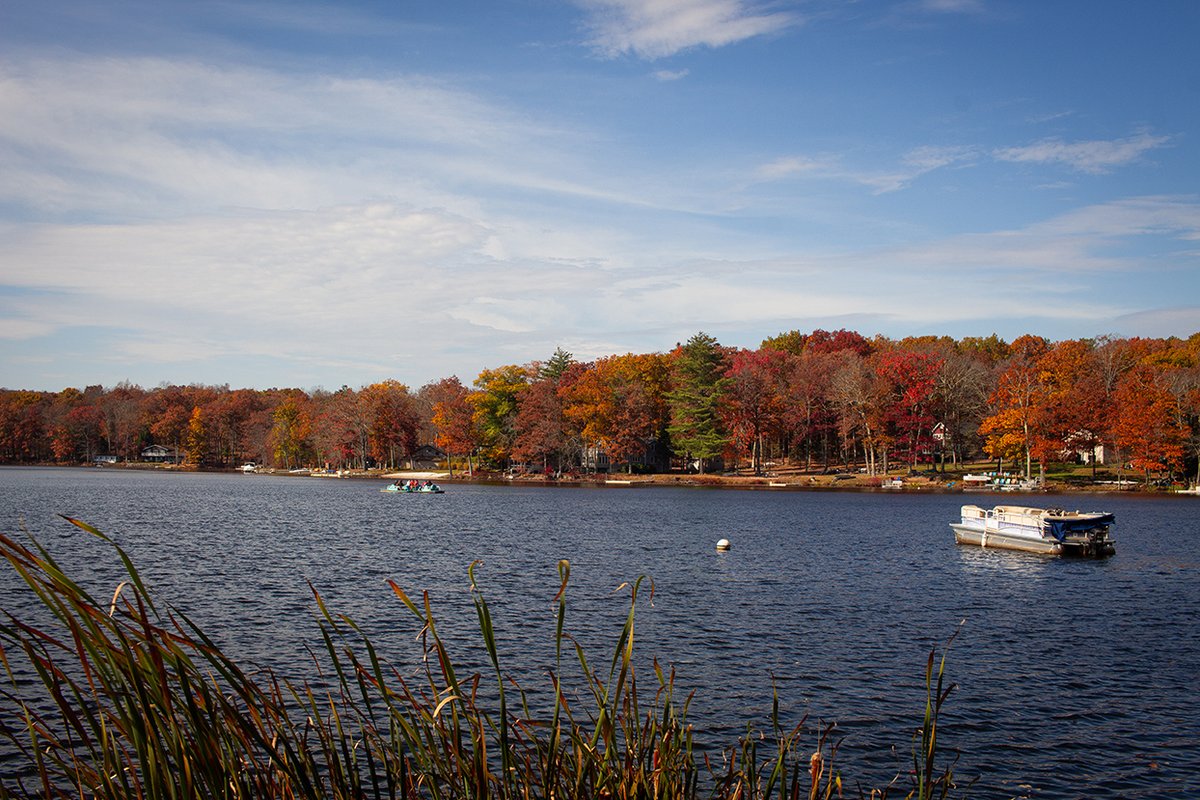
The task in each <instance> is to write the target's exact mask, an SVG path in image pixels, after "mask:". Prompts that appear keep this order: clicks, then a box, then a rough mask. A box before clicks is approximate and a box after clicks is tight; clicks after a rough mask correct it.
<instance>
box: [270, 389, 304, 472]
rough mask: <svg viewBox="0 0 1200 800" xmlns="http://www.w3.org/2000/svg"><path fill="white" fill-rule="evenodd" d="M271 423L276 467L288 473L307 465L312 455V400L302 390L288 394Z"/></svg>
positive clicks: (273, 415) (271, 438)
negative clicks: (307, 459)
mask: <svg viewBox="0 0 1200 800" xmlns="http://www.w3.org/2000/svg"><path fill="white" fill-rule="evenodd" d="M271 420H272V425H271V436H270V443H271V450H272V453H273V455H274V457H275V463H276V464H280V465H282V466H283V468H284V469H292V468H294V467H299V466H301V465H303V464H304V459H305V457H306V456H307V455H308V454H309V453H310V452H311V442H310V437H311V436H312V417H311V416H310V413H309V409H308V397H307V396H306V395H305V394H304V393H303V392H301V391H299V390H295V391H292V392H287V393H285V394H284V396H283V399H282V400H281V401H280V403H279V405H277V406H276V407H275V410H274V411H273V412H272V413H271Z"/></svg>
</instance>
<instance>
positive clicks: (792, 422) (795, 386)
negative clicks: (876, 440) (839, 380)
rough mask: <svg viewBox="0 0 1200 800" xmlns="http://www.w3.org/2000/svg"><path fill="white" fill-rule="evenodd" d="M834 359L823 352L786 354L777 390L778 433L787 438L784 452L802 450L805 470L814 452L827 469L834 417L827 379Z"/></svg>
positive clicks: (828, 379) (790, 452)
mask: <svg viewBox="0 0 1200 800" xmlns="http://www.w3.org/2000/svg"><path fill="white" fill-rule="evenodd" d="M837 360H838V357H837V356H834V355H828V354H823V353H801V354H800V355H795V356H792V355H789V357H788V358H787V360H786V362H785V364H784V367H783V375H782V381H783V386H782V388H781V391H782V393H783V397H782V416H781V420H780V424H781V431H782V433H783V434H784V436H786V437H788V440H789V446H788V452H789V454H790V455H793V456H794V454H795V451H796V450H797V449H799V450H802V451H803V453H804V458H805V467H806V468H811V467H812V460H813V454H814V452H816V451H817V450H818V449H819V450H820V453H821V458H822V459H823V461H824V465H825V467H826V468H828V467H829V458H830V449H831V448H830V439H829V437H830V435H831V434H832V433H833V432H834V430H835V416H834V412H833V408H832V405H831V402H830V377H831V375H832V372H833V366H834V364H835V363H836V362H837Z"/></svg>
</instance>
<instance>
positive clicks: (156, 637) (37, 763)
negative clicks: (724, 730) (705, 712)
mask: <svg viewBox="0 0 1200 800" xmlns="http://www.w3.org/2000/svg"><path fill="white" fill-rule="evenodd" d="M67 519H68V520H69V521H70V522H71V523H73V524H74V525H76V526H78V527H79V528H81V529H83V530H85V531H87V532H88V533H90V534H93V535H95V536H97V537H100V538H101V539H103V540H104V541H105V542H108V544H109V545H110V546H111V547H112V549H113V551H114V552H115V553H116V554H117V556H118V557H119V558H120V560H121V562H122V563H123V566H124V570H125V572H126V576H127V579H126V581H125V582H123V583H122V584H121V585H120V587H118V588H117V591H116V593H115V594H114V595H113V597H112V599H111V600H110V601H104V600H102V599H99V598H95V597H93V596H91V595H90V594H89V593H88V592H87V591H86V590H85V589H84V588H83V587H81V586H80V585H79V584H78V583H76V582H75V581H74V580H73V579H72V578H71V577H69V576H68V575H67V574H66V573H65V572H64V571H63V570H62V569H61V568H60V567H59V565H58V563H57V562H56V561H55V560H54V558H53V557H52V556H51V555H50V553H49V552H47V551H46V550H45V549H44V548H43V547H41V546H40V545H38V544H37V543H36V542H32V541H31V542H30V543H29V544H22V543H20V542H18V541H16V540H15V539H13V538H10V537H8V536H5V535H2V534H0V555H2V556H3V558H4V559H5V560H6V561H7V562H8V563H9V564H10V565H11V567H12V568H13V569H14V570H15V571H16V572H17V573H18V574H19V575H20V577H21V578H22V579H23V581H24V583H25V585H26V586H28V588H29V590H30V591H31V592H32V593H33V595H34V596H35V597H36V599H37V600H38V601H40V604H41V606H42V607H43V608H44V610H46V611H48V612H49V616H48V617H46V620H47V622H46V623H45V624H34V623H31V622H29V621H27V620H22V619H18V618H16V617H15V616H13V615H11V614H7V613H5V614H4V615H3V620H2V623H0V662H2V666H3V669H4V673H5V675H6V676H7V683H6V685H5V686H4V687H3V689H2V690H0V752H3V751H4V750H7V751H8V752H7V753H6V754H4V755H3V756H0V758H3V760H0V775H3V777H2V778H0V798H9V797H35V796H36V797H46V798H68V797H69V798H181V799H182V798H284V799H288V800H290V799H291V798H397V797H399V798H409V797H411V798H429V799H430V800H440V798H545V799H546V800H549V799H550V798H614V800H616V799H622V798H698V797H713V798H731V799H732V798H746V799H747V800H748V799H749V798H764V799H765V798H780V800H784V799H785V798H809V800H816V798H825V799H827V798H833V797H842V796H843V792H844V788H843V779H842V777H841V775H840V773H839V772H838V770H837V769H836V768H835V765H834V756H835V755H836V750H837V743H836V742H835V741H833V738H832V734H831V731H832V729H831V728H825V729H821V730H817V731H813V730H810V729H809V728H808V727H806V725H805V722H804V720H800V721H798V722H796V723H795V724H793V725H785V724H784V723H783V721H782V719H781V714H780V710H779V700H778V697H775V699H774V706H773V713H772V716H771V726H770V730H768V731H756V730H753V729H751V728H747V733H746V734H745V735H743V736H742V737H740V739H739V741H738V742H736V743H735V744H731V745H730V746H729V747H727V748H726V749H725V750H724V751H722V753H721V755H720V756H719V757H716V758H711V757H708V756H705V757H699V756H698V755H697V753H696V750H695V748H694V745H693V731H692V727H691V725H690V724H689V723H688V721H687V714H688V706H689V703H690V699H691V697H690V695H689V696H686V697H682V698H681V697H680V696H679V695H678V693H677V690H676V686H675V676H674V673H673V672H672V671H670V670H668V669H664V668H663V667H662V666H660V665H659V664H658V663H657V662H656V661H655V662H653V664H652V668H651V672H652V680H651V681H650V685H649V688H643V687H640V686H639V685H638V676H637V675H636V674H635V669H634V634H635V624H634V623H635V611H636V609H637V604H638V595H639V593H640V592H642V591H644V589H643V583H644V581H642V580H638V581H637V582H635V583H633V584H631V585H629V586H628V587H627V588H628V590H629V612H628V615H627V616H626V619H625V623H624V625H623V627H622V628H621V630H620V632H619V634H618V636H617V641H616V646H615V647H614V650H613V654H612V657H611V659H607V660H606V661H605V662H604V663H603V664H593V663H592V662H590V661H589V659H588V657H587V655H586V654H585V653H584V650H583V648H582V647H580V646H579V645H578V644H577V643H576V642H575V640H574V639H572V637H571V636H570V634H569V633H568V632H567V628H566V624H565V621H566V612H567V586H568V583H569V578H570V567H569V565H568V564H567V562H565V561H564V562H561V563H560V564H559V577H560V584H559V587H558V592H557V594H556V595H555V597H554V607H555V638H554V642H553V644H554V659H555V661H554V667H553V669H552V670H551V671H550V675H549V680H550V691H546V692H542V693H541V694H539V695H538V696H539V697H541V698H543V700H542V701H541V702H542V704H543V705H546V704H547V703H548V707H536V708H535V707H533V706H535V705H536V704H535V702H534V700H533V698H531V696H530V695H529V694H527V693H526V691H525V690H524V689H522V687H521V686H520V685H519V684H518V683H517V682H516V681H515V680H513V679H512V677H511V676H510V675H509V674H508V673H507V672H506V671H505V670H504V668H503V667H502V665H501V660H500V655H499V650H498V648H497V642H496V634H495V630H494V626H493V622H492V617H491V612H490V610H489V606H488V604H487V602H486V600H485V598H484V595H483V592H482V591H481V589H480V587H479V585H478V583H477V581H476V576H475V568H476V565H474V564H473V565H471V567H470V568H469V570H468V576H469V580H470V586H471V591H472V593H473V597H474V602H475V611H476V614H477V617H478V630H479V634H480V637H481V639H482V644H483V646H484V649H485V651H486V654H487V661H488V665H489V667H490V674H488V675H486V676H485V675H484V674H483V673H482V672H469V673H468V672H464V671H463V670H462V668H461V667H460V666H458V665H456V663H455V661H454V659H453V658H452V657H451V654H450V651H449V649H448V647H447V643H446V642H445V641H444V640H443V638H442V636H441V634H440V633H439V630H438V623H437V619H436V617H435V615H434V613H433V609H432V607H431V605H430V600H429V595H428V593H425V594H423V595H421V596H420V597H419V598H414V597H412V596H410V595H409V594H407V593H406V592H405V591H404V590H403V589H402V588H401V587H400V586H398V585H396V584H394V583H393V584H391V588H392V590H393V592H394V593H395V595H396V597H397V598H398V599H399V600H400V602H401V604H402V605H403V607H404V609H406V612H407V613H410V614H412V615H413V616H414V617H415V618H416V620H417V621H418V622H419V624H420V630H421V633H420V639H419V641H420V647H421V656H422V662H421V663H422V665H423V666H422V668H421V669H420V670H418V672H417V674H416V675H415V676H412V675H410V676H405V675H403V674H401V673H400V672H399V671H398V670H397V669H395V668H393V667H391V666H389V665H388V664H387V662H386V661H385V659H384V658H383V657H382V656H381V655H380V653H378V652H377V651H376V649H375V646H374V645H373V644H372V642H371V640H370V638H369V637H368V636H367V635H365V634H364V633H363V631H362V630H361V629H360V628H359V627H358V626H357V625H356V624H355V622H354V621H353V620H352V619H350V618H349V617H346V616H343V615H340V614H336V613H334V612H333V611H332V610H331V609H330V608H329V607H328V606H327V605H326V604H325V602H324V600H323V599H322V598H321V596H320V594H319V593H317V592H316V591H315V590H314V592H313V596H314V601H315V604H316V608H317V610H318V628H319V633H320V637H321V641H322V643H323V645H324V646H323V648H321V649H318V650H317V651H316V653H315V654H314V664H315V666H316V669H317V674H316V675H314V676H313V677H312V678H311V679H310V680H308V681H297V680H287V679H283V678H281V677H279V676H277V675H275V674H273V673H271V672H263V673H252V672H247V671H244V670H243V668H242V667H240V666H239V665H238V664H237V663H236V662H235V660H234V659H233V658H231V657H230V656H229V655H228V654H226V653H225V652H223V651H222V650H221V649H220V648H219V647H218V646H217V645H216V644H215V643H214V642H213V640H212V639H210V638H209V636H208V635H206V634H205V633H204V631H203V630H201V629H200V627H199V626H197V625H196V624H194V623H193V622H192V621H191V620H189V619H188V618H187V616H186V615H184V614H182V613H180V612H179V611H178V610H175V609H169V608H160V607H159V606H157V605H156V604H155V602H154V600H153V599H152V597H151V594H150V593H149V592H148V591H147V588H146V586H145V585H144V584H143V582H142V579H141V577H140V576H139V575H138V572H137V571H136V569H135V568H134V565H133V563H132V562H131V561H130V559H129V557H128V556H127V555H126V553H125V552H124V551H123V550H122V549H121V548H120V547H119V546H117V545H116V544H115V543H113V542H112V541H111V540H109V539H108V538H107V537H105V536H104V534H102V533H100V532H99V531H97V530H95V529H94V528H92V527H91V526H89V525H87V524H86V523H83V522H81V521H79V520H75V519H70V518H67ZM933 663H934V655H933V654H932V653H931V655H930V660H929V667H928V669H927V671H926V686H927V691H928V703H927V708H926V715H925V721H924V724H923V727H922V729H921V730H920V731H918V734H917V737H918V741H917V742H916V746H914V771H913V774H912V775H911V776H908V779H907V781H906V779H905V777H904V776H899V777H898V778H897V780H896V781H893V784H892V785H889V786H886V787H883V788H882V789H879V790H872V791H871V792H870V795H871V796H872V797H879V798H886V797H887V796H888V794H889V792H907V794H906V795H905V796H906V797H910V798H919V799H920V800H925V798H934V797H945V796H947V794H948V792H949V791H950V790H951V789H952V788H953V786H954V782H953V776H952V773H951V770H950V769H949V768H946V769H942V770H940V771H939V769H938V768H937V767H936V766H935V760H936V759H937V757H938V747H937V721H938V714H939V712H940V709H941V706H942V703H943V702H944V701H945V698H946V696H947V695H948V694H949V691H950V690H949V689H945V688H944V687H943V682H942V678H943V670H944V666H945V659H944V656H943V660H942V662H941V666H940V667H939V668H938V671H937V682H936V688H935V687H934V684H933V682H932V679H933ZM568 686H569V687H571V688H570V689H568V688H566V687H568ZM902 783H903V784H904V785H901V784H902ZM859 793H860V794H862V791H861V790H859Z"/></svg>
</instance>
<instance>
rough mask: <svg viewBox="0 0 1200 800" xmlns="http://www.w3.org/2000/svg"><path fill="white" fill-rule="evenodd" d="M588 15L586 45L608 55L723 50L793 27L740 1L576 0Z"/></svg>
mask: <svg viewBox="0 0 1200 800" xmlns="http://www.w3.org/2000/svg"><path fill="white" fill-rule="evenodd" d="M578 1H579V3H580V5H582V7H583V8H585V9H586V10H587V11H588V12H589V14H590V20H589V26H590V28H591V29H592V31H593V36H592V39H591V42H590V43H591V45H592V46H593V47H595V48H596V50H597V51H599V52H600V53H602V54H603V55H605V56H607V57H610V58H612V57H616V56H620V55H626V54H633V55H636V56H639V57H641V58H646V59H657V58H665V57H667V56H671V55H674V54H675V53H678V52H680V51H682V50H687V49H689V48H693V47H700V46H705V47H724V46H726V45H730V44H736V43H737V42H741V41H744V40H746V39H751V38H753V37H755V36H762V35H764V34H769V33H775V32H778V31H781V30H784V29H786V28H788V27H791V26H793V25H796V24H798V22H799V19H798V17H797V16H796V15H795V14H792V13H785V12H760V11H758V10H756V9H755V8H754V7H752V6H750V5H748V4H747V3H746V2H744V0H578Z"/></svg>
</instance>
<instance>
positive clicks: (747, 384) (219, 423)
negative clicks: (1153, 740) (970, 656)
mask: <svg viewBox="0 0 1200 800" xmlns="http://www.w3.org/2000/svg"><path fill="white" fill-rule="evenodd" d="M154 444H158V445H163V446H165V447H168V448H171V449H172V450H173V451H175V452H178V453H179V454H181V457H182V458H183V459H184V460H185V461H186V462H187V463H191V464H195V465H200V466H235V465H237V464H240V463H242V462H244V461H256V462H259V463H264V464H272V465H274V466H276V467H281V468H296V467H309V466H329V467H336V468H354V467H370V466H381V467H391V468H396V467H402V466H405V465H406V464H408V463H411V460H412V459H413V458H414V457H415V456H416V455H417V454H418V452H419V448H421V447H422V446H423V445H436V447H437V448H439V449H440V450H441V451H442V452H443V453H445V454H448V455H449V456H450V457H451V459H453V460H454V461H456V462H458V464H459V465H461V466H462V467H463V468H466V469H470V470H473V469H475V468H476V467H478V466H484V467H487V468H491V469H504V468H509V467H513V466H519V467H521V468H525V469H536V470H545V471H548V472H563V471H570V470H575V469H592V468H598V467H599V468H611V469H627V470H630V471H633V470H636V469H644V470H654V471H663V470H666V469H669V468H672V467H674V468H684V469H696V470H699V471H705V470H708V469H713V468H714V467H717V466H722V467H724V468H730V467H737V466H748V467H751V468H753V469H754V470H755V471H756V472H761V471H762V470H763V469H764V464H767V463H768V462H776V463H790V464H792V465H798V466H803V467H806V468H810V469H818V468H820V469H835V468H836V469H850V468H857V467H859V466H861V467H863V468H865V469H866V471H867V472H868V473H869V474H881V473H885V472H887V471H888V470H890V469H895V468H897V467H903V466H908V467H916V466H917V465H918V464H922V463H932V464H933V465H935V467H936V466H944V465H946V464H961V463H962V462H964V461H967V460H973V459H978V458H980V457H986V458H990V459H995V460H998V461H999V462H1001V464H1002V465H1003V464H1004V463H1005V462H1007V463H1008V464H1009V465H1019V468H1021V469H1022V470H1023V471H1024V472H1025V473H1026V475H1029V474H1030V473H1032V472H1033V471H1034V470H1035V469H1036V468H1037V467H1038V466H1039V465H1040V466H1043V467H1044V465H1045V464H1046V463H1048V462H1060V461H1071V460H1080V459H1082V460H1093V456H1095V455H1097V454H1099V453H1101V452H1102V453H1103V454H1104V456H1103V457H1104V460H1105V461H1106V462H1107V463H1110V464H1114V465H1117V466H1118V467H1119V468H1123V467H1124V466H1126V465H1128V466H1131V467H1132V468H1133V469H1136V470H1139V471H1141V472H1143V473H1144V474H1145V475H1146V476H1147V478H1148V477H1149V476H1150V475H1151V474H1158V473H1166V474H1168V475H1171V476H1180V475H1185V474H1195V472H1196V469H1197V454H1198V453H1200V333H1197V334H1194V335H1192V336H1190V337H1189V338H1187V339H1178V338H1173V337H1172V338H1167V339H1140V338H1134V339H1126V338H1117V337H1103V338H1099V339H1079V340H1068V341H1062V342H1050V341H1048V340H1046V339H1044V338H1041V337H1037V336H1022V337H1020V338H1018V339H1016V340H1015V341H1013V342H1011V343H1008V342H1005V341H1004V340H1002V339H999V338H998V337H996V336H989V337H982V338H964V339H961V340H955V339H952V338H950V337H935V336H926V337H915V338H906V339H901V340H892V339H888V338H884V337H875V338H866V337H864V336H862V335H860V334H858V333H855V332H853V331H845V330H840V331H833V332H830V331H822V330H816V331H813V332H811V333H807V334H806V333H800V332H799V331H790V332H788V333H782V334H780V335H778V336H775V337H773V338H771V339H768V340H766V341H764V342H763V343H762V345H761V346H760V347H759V348H758V349H756V350H745V349H735V348H729V347H724V346H722V345H721V344H720V343H719V342H717V341H716V340H715V339H714V338H712V337H711V336H708V335H706V334H704V333H698V334H696V335H695V336H693V337H692V338H691V339H689V340H688V341H687V342H686V343H684V344H681V345H677V346H676V347H675V349H673V350H672V351H670V352H668V353H649V354H627V355H614V356H609V357H606V358H601V359H598V360H596V361H591V362H580V361H577V360H576V359H574V358H573V357H572V356H571V354H569V353H566V352H564V351H563V350H561V349H560V350H558V351H557V352H555V353H554V354H553V355H552V356H550V357H549V358H548V359H547V360H546V361H545V362H535V363H532V364H526V365H521V366H517V365H509V366H502V367H497V368H495V369H486V370H484V371H483V372H481V373H480V374H479V376H478V377H477V378H476V379H475V380H474V381H473V383H472V384H471V385H470V386H467V385H464V384H463V383H462V382H461V381H460V380H459V379H458V378H456V377H451V378H446V379H444V380H441V381H437V382H435V383H431V384H428V385H426V386H423V387H421V388H419V389H417V390H415V391H414V390H412V389H410V388H409V387H407V386H405V385H403V384H401V383H398V382H396V381H384V382H382V383H376V384H372V385H370V386H365V387H362V388H360V389H357V390H356V389H352V388H350V387H345V386H344V387H342V388H341V389H339V390H337V391H333V392H330V391H325V390H315V391H312V392H305V391H302V390H300V389H267V390H251V389H230V388H229V387H228V386H198V385H192V386H167V385H164V386H160V387H158V388H155V389H150V390H145V389H142V388H141V387H138V386H134V385H130V384H128V383H122V384H118V385H117V386H115V387H112V388H109V389H105V388H103V387H100V386H89V387H87V388H86V389H83V390H82V391H81V390H78V389H73V388H72V389H64V390H63V391H61V392H36V391H28V390H9V389H4V390H0V460H3V461H4V462H7V463H51V462H53V463H62V464H76V463H86V462H91V461H92V460H93V459H94V458H95V457H97V456H113V457H116V458H118V459H120V460H125V461H136V460H138V459H139V457H140V454H141V453H142V452H143V450H144V449H145V448H146V447H148V446H150V445H154ZM1093 463H1094V462H1093Z"/></svg>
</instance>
